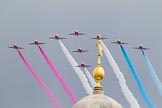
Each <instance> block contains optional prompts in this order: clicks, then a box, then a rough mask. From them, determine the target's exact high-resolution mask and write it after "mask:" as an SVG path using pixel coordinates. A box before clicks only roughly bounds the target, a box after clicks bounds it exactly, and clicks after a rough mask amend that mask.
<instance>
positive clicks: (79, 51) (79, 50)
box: [72, 48, 88, 53]
mask: <svg viewBox="0 0 162 108" xmlns="http://www.w3.org/2000/svg"><path fill="white" fill-rule="evenodd" d="M72 52H77V53H83V52H88V50H83V49H82V48H78V49H77V50H76V51H72Z"/></svg>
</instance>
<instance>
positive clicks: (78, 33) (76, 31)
mask: <svg viewBox="0 0 162 108" xmlns="http://www.w3.org/2000/svg"><path fill="white" fill-rule="evenodd" d="M69 35H74V36H79V35H86V34H85V33H80V32H79V31H78V30H75V31H74V33H70V34H69Z"/></svg>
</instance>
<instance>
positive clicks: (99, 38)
mask: <svg viewBox="0 0 162 108" xmlns="http://www.w3.org/2000/svg"><path fill="white" fill-rule="evenodd" d="M91 39H97V40H102V39H108V38H104V37H102V36H101V35H100V34H98V35H97V37H95V38H91Z"/></svg>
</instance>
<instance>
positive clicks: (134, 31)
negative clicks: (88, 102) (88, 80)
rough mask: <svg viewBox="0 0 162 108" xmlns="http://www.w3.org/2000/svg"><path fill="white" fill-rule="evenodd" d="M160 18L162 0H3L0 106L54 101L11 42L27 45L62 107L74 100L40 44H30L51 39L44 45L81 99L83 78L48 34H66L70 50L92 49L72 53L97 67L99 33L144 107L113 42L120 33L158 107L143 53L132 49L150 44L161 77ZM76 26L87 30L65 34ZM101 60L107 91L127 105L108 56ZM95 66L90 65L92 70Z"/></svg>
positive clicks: (41, 106)
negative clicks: (60, 81) (69, 34)
mask: <svg viewBox="0 0 162 108" xmlns="http://www.w3.org/2000/svg"><path fill="white" fill-rule="evenodd" d="M161 19H162V1H161V0H0V41H1V45H0V55H1V56H0V66H1V72H0V107H1V108H11V107H12V108H53V105H52V103H51V101H50V100H49V99H48V97H47V96H46V94H45V92H44V91H43V89H42V88H41V87H40V86H39V85H38V84H37V82H36V81H35V79H34V78H33V76H32V75H31V74H30V72H29V71H28V70H27V68H26V67H25V65H24V64H23V62H22V61H21V59H20V58H19V56H18V55H17V52H16V51H14V50H10V49H8V48H7V47H8V46H10V45H12V44H13V43H17V44H18V45H21V46H22V47H25V48H26V49H25V50H23V51H22V53H23V54H24V56H25V57H26V58H27V60H28V61H29V63H30V64H31V65H32V66H33V68H34V69H35V70H36V71H37V72H38V74H39V75H40V76H41V77H42V79H43V80H44V81H45V82H46V83H47V85H48V86H49V87H50V88H51V89H52V91H53V93H54V95H55V96H56V98H57V99H58V101H59V102H60V103H61V105H62V108H71V107H72V102H71V100H70V99H69V97H68V95H67V94H66V92H65V91H64V90H63V88H62V86H61V85H60V83H59V82H58V81H57V79H56V78H55V76H54V75H53V74H52V72H51V71H50V69H49V67H48V65H47V64H46V62H45V61H44V59H43V57H42V56H41V54H40V52H39V51H38V48H37V47H36V46H29V45H27V43H29V42H31V41H33V40H34V39H38V40H40V41H42V42H46V43H47V44H46V45H43V46H42V47H43V48H44V50H45V51H46V53H47V54H48V55H49V57H50V59H51V60H52V61H53V63H54V64H55V66H56V67H57V69H58V71H59V72H60V73H61V74H62V76H63V77H64V78H65V80H66V81H67V83H68V84H69V86H70V87H71V88H72V89H73V91H74V92H75V94H76V96H77V98H78V99H81V98H82V97H84V96H86V95H87V94H86V92H85V90H84V89H83V87H82V85H81V82H80V80H79V79H78V77H77V75H76V74H75V72H74V70H73V69H72V67H71V65H69V63H68V61H67V59H66V57H65V56H64V54H63V53H62V51H61V49H60V47H59V43H58V42H57V41H52V40H49V39H48V37H49V36H51V35H52V34H56V33H58V34H60V35H61V36H63V37H66V38H68V39H67V40H64V41H63V43H64V44H65V45H66V47H67V48H68V49H69V51H71V50H74V49H76V48H77V47H79V46H80V47H83V48H85V49H89V50H90V52H89V53H86V54H83V55H81V54H74V53H73V54H72V55H73V57H74V58H75V59H76V60H77V61H78V62H82V61H84V62H86V63H87V64H91V65H92V66H93V68H94V67H95V65H96V62H97V58H96V57H97V50H96V47H95V43H96V41H94V40H90V39H89V38H91V37H94V36H96V35H97V34H98V33H101V34H102V35H103V36H105V37H108V38H109V40H104V42H105V44H106V45H107V46H108V47H109V49H110V51H111V53H112V54H113V56H114V58H115V60H116V61H117V63H118V64H119V66H120V68H121V71H122V72H123V73H124V75H125V78H126V79H127V84H128V86H129V88H130V90H131V91H132V92H133V94H134V96H135V97H136V98H137V99H138V101H139V104H140V105H141V108H146V107H147V106H146V104H145V102H144V100H143V98H142V97H141V95H140V93H139V90H138V88H137V85H136V83H135V81H134V79H133V77H132V75H131V73H130V71H129V68H128V66H127V64H126V61H125V59H124V58H123V55H122V53H121V51H120V48H119V46H117V45H113V44H111V43H110V42H111V41H115V40H116V39H118V38H120V39H121V40H123V41H125V42H128V43H129V44H128V45H127V46H125V48H126V50H127V52H128V54H129V56H130V58H131V59H132V61H133V64H134V65H135V67H136V69H137V72H138V74H139V75H140V77H141V78H142V81H143V84H144V87H145V88H146V90H147V92H148V94H149V96H150V98H151V99H152V101H153V102H154V103H155V105H156V106H157V108H160V107H161V106H162V102H161V101H162V97H160V95H159V93H158V91H157V89H156V86H155V84H154V82H153V80H152V78H151V76H150V75H149V72H148V70H147V68H146V65H145V62H144V59H143V57H142V55H141V52H140V51H136V50H133V49H132V47H134V46H136V45H138V44H140V43H142V44H143V45H145V46H146V47H150V48H151V50H150V51H147V52H146V53H147V55H148V57H149V58H150V60H151V62H152V64H153V66H154V68H155V70H156V72H157V74H158V76H159V78H160V79H161V81H162V73H161V70H162V66H161V64H162V61H161V55H162V50H161V40H162V21H161ZM75 29H79V30H80V31H82V32H85V33H87V35H86V36H84V37H72V36H68V35H67V34H68V33H70V32H72V31H74V30H75ZM102 64H103V67H104V69H105V72H106V76H105V78H104V80H103V81H102V84H103V85H104V90H105V94H106V95H108V96H110V97H112V98H115V99H116V100H117V101H119V102H120V103H121V104H122V105H123V106H124V108H129V104H128V102H127V101H126V99H125V98H124V96H123V94H122V93H121V91H120V86H119V83H118V80H117V79H116V77H115V75H114V73H113V71H112V68H111V67H110V65H109V64H108V62H107V60H106V59H105V56H103V58H102ZM93 68H89V71H90V72H91V73H92V71H93Z"/></svg>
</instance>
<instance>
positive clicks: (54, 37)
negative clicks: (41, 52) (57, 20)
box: [49, 34, 66, 40]
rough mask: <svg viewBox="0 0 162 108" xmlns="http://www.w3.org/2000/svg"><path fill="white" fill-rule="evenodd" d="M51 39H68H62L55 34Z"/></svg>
mask: <svg viewBox="0 0 162 108" xmlns="http://www.w3.org/2000/svg"><path fill="white" fill-rule="evenodd" d="M49 38H50V39H55V40H59V39H66V38H62V37H60V36H59V35H58V34H55V35H54V36H52V37H49Z"/></svg>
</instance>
